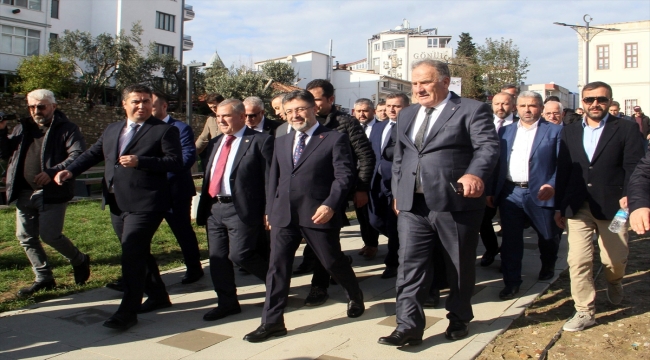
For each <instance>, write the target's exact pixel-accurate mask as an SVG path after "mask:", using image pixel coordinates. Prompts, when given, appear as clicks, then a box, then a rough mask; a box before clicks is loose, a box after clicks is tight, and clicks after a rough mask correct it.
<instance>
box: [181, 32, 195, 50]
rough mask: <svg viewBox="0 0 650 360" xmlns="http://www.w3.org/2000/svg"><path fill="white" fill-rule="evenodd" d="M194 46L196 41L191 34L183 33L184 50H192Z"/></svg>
mask: <svg viewBox="0 0 650 360" xmlns="http://www.w3.org/2000/svg"><path fill="white" fill-rule="evenodd" d="M193 47H194V42H193V41H192V37H191V36H190V35H183V51H189V50H192V48H193Z"/></svg>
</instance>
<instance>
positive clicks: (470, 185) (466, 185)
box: [458, 174, 485, 198]
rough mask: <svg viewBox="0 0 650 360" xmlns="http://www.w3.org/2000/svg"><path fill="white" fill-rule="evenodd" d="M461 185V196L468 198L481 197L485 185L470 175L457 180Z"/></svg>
mask: <svg viewBox="0 0 650 360" xmlns="http://www.w3.org/2000/svg"><path fill="white" fill-rule="evenodd" d="M458 182H459V183H461V184H463V196H464V197H468V198H477V197H480V196H481V195H483V190H485V185H484V184H483V180H481V178H480V177H478V176H476V175H472V174H465V175H463V176H461V178H460V179H458Z"/></svg>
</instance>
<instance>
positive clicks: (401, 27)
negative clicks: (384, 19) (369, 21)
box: [395, 25, 404, 30]
mask: <svg viewBox="0 0 650 360" xmlns="http://www.w3.org/2000/svg"><path fill="white" fill-rule="evenodd" d="M403 29H404V27H403V26H402V25H398V26H397V27H395V30H403Z"/></svg>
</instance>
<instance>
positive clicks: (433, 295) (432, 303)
mask: <svg viewBox="0 0 650 360" xmlns="http://www.w3.org/2000/svg"><path fill="white" fill-rule="evenodd" d="M438 305H440V290H438V289H431V292H430V293H429V297H428V298H427V300H426V301H425V302H424V304H422V306H423V307H425V308H435V307H438Z"/></svg>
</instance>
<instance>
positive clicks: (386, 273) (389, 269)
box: [381, 266, 397, 279]
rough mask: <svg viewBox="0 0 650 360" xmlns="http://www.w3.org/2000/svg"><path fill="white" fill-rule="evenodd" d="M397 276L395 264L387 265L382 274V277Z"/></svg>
mask: <svg viewBox="0 0 650 360" xmlns="http://www.w3.org/2000/svg"><path fill="white" fill-rule="evenodd" d="M396 276H397V268H396V267H393V266H386V270H384V272H383V273H382V274H381V278H382V279H390V278H394V277H396Z"/></svg>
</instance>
